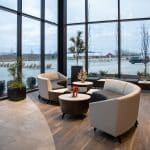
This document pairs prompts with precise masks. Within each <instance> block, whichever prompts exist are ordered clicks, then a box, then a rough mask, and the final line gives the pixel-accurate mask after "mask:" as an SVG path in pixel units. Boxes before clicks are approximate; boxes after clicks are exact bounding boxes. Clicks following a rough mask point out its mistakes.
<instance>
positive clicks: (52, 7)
mask: <svg viewBox="0 0 150 150" xmlns="http://www.w3.org/2000/svg"><path fill="white" fill-rule="evenodd" d="M57 5H58V1H57V0H45V18H46V20H50V21H52V22H56V23H57Z"/></svg>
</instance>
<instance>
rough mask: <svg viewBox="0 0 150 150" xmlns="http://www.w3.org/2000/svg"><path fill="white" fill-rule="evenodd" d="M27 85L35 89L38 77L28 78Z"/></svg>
mask: <svg viewBox="0 0 150 150" xmlns="http://www.w3.org/2000/svg"><path fill="white" fill-rule="evenodd" d="M27 85H28V87H29V88H30V89H33V88H34V87H35V85H36V78H35V77H29V78H27Z"/></svg>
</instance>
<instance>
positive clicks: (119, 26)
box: [118, 0, 121, 78]
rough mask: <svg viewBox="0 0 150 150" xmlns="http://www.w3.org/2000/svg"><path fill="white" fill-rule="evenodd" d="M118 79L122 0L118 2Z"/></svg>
mask: <svg viewBox="0 0 150 150" xmlns="http://www.w3.org/2000/svg"><path fill="white" fill-rule="evenodd" d="M118 77H119V78H120V77H121V23H120V0H118Z"/></svg>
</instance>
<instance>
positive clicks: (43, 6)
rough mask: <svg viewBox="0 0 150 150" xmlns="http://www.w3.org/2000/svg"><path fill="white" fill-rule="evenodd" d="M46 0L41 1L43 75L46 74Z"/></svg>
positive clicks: (41, 58)
mask: <svg viewBox="0 0 150 150" xmlns="http://www.w3.org/2000/svg"><path fill="white" fill-rule="evenodd" d="M44 19H45V0H41V40H40V41H41V57H40V60H41V73H44V72H45V23H44Z"/></svg>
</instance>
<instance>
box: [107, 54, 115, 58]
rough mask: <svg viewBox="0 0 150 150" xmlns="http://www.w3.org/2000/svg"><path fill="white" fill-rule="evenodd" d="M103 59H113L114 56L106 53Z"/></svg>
mask: <svg viewBox="0 0 150 150" xmlns="http://www.w3.org/2000/svg"><path fill="white" fill-rule="evenodd" d="M105 57H107V58H112V57H115V56H114V55H113V54H112V53H108V54H106V55H105Z"/></svg>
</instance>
